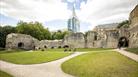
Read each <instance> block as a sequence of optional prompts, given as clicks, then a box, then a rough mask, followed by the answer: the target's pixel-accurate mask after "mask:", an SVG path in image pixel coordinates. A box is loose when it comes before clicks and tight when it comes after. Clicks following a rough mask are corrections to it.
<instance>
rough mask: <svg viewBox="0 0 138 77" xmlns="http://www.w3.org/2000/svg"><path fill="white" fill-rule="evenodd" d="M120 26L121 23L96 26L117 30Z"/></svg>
mask: <svg viewBox="0 0 138 77" xmlns="http://www.w3.org/2000/svg"><path fill="white" fill-rule="evenodd" d="M118 25H119V23H111V24H102V25H98V26H96V28H117V26H118Z"/></svg>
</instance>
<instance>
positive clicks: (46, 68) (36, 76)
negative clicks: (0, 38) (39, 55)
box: [0, 52, 86, 77]
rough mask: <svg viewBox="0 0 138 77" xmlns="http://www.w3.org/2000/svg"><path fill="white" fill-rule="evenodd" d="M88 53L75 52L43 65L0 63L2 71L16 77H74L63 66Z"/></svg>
mask: <svg viewBox="0 0 138 77" xmlns="http://www.w3.org/2000/svg"><path fill="white" fill-rule="evenodd" d="M84 53H86V52H75V53H73V54H72V55H70V56H67V57H65V58H62V59H59V60H56V61H52V62H48V63H42V64H32V65H17V64H12V63H8V62H5V61H0V69H1V70H2V71H5V72H7V73H9V74H11V75H12V76H14V77H73V76H71V75H68V74H66V73H64V72H63V71H62V70H61V64H62V63H63V62H65V61H66V60H69V59H71V58H73V57H75V56H78V55H81V54H84Z"/></svg>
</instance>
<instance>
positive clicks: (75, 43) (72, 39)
mask: <svg viewBox="0 0 138 77" xmlns="http://www.w3.org/2000/svg"><path fill="white" fill-rule="evenodd" d="M63 45H64V46H65V45H67V46H69V47H71V48H85V38H84V34H83V33H71V34H69V35H66V36H65V37H64V40H63Z"/></svg>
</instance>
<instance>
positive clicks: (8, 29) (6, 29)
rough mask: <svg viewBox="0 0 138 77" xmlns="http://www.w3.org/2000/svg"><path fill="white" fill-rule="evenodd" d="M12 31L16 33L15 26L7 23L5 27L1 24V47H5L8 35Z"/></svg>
mask: <svg viewBox="0 0 138 77" xmlns="http://www.w3.org/2000/svg"><path fill="white" fill-rule="evenodd" d="M10 33H16V29H15V27H12V26H10V25H6V26H4V27H1V26H0V47H5V43H6V36H7V35H8V34H10Z"/></svg>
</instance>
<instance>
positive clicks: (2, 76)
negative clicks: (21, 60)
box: [0, 71, 13, 77]
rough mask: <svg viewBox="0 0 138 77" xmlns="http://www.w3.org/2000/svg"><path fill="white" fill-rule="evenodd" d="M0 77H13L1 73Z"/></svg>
mask: <svg viewBox="0 0 138 77" xmlns="http://www.w3.org/2000/svg"><path fill="white" fill-rule="evenodd" d="M0 77H13V76H11V75H9V74H7V73H5V72H3V71H0Z"/></svg>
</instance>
